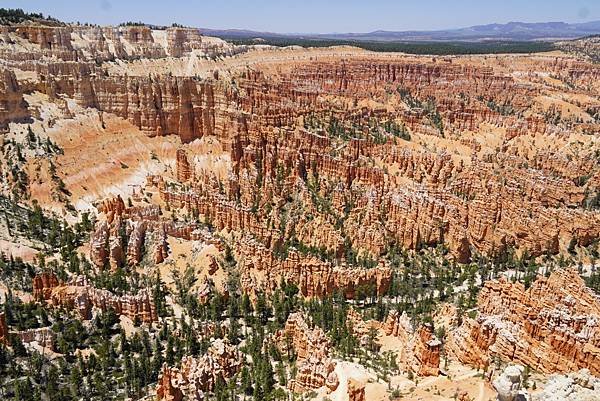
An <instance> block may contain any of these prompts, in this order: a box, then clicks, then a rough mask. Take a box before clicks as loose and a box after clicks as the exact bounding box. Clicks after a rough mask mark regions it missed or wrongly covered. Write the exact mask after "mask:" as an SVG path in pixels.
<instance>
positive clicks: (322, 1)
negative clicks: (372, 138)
mask: <svg viewBox="0 0 600 401" xmlns="http://www.w3.org/2000/svg"><path fill="white" fill-rule="evenodd" d="M0 7H11V8H15V7H18V8H23V9H24V10H26V11H36V12H42V13H44V14H50V15H52V16H53V17H56V18H59V19H61V20H64V21H69V22H71V21H81V22H93V23H97V24H102V25H108V24H118V23H120V22H124V21H143V22H146V23H152V24H158V25H170V24H171V23H173V22H178V23H181V24H184V25H189V26H196V27H202V28H241V29H251V30H258V31H271V32H286V33H289V32H307V33H308V32H310V33H329V32H368V31H373V30H377V29H385V30H398V31H399V30H413V29H414V30H425V29H445V28H459V27H465V26H470V25H478V24H487V23H493V22H498V23H505V22H509V21H524V22H548V21H565V22H585V21H591V20H600V0H493V1H488V0H418V1H413V0H396V1H393V0H363V1H358V0H305V1H291V0H290V1H276V0H223V1H210V0H196V1H192V0H21V1H19V0H0Z"/></svg>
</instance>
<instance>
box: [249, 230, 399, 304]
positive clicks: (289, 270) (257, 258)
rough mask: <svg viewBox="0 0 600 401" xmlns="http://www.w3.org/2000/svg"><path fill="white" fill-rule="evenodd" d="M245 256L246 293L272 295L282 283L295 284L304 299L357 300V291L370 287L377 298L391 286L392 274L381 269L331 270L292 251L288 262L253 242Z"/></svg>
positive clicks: (329, 267)
mask: <svg viewBox="0 0 600 401" xmlns="http://www.w3.org/2000/svg"><path fill="white" fill-rule="evenodd" d="M239 250H240V253H241V254H242V255H243V256H244V260H243V265H242V266H241V283H242V288H243V289H244V291H246V292H248V293H250V294H251V295H254V294H255V292H257V291H261V290H262V291H267V292H271V291H272V290H274V289H275V288H276V287H277V286H278V285H279V283H281V280H282V279H283V280H285V281H286V282H289V283H293V284H296V285H297V286H298V288H299V290H300V294H301V295H302V296H305V297H323V296H327V295H332V294H334V293H335V292H336V291H337V290H340V291H343V293H344V294H345V296H346V297H347V298H354V297H355V295H356V294H355V292H356V289H357V288H359V287H364V288H366V287H370V288H372V289H373V291H374V292H375V293H376V294H380V295H381V294H385V292H386V291H387V289H388V288H389V285H390V282H391V270H390V269H389V268H388V267H383V266H379V267H376V268H372V269H364V268H352V267H346V266H332V265H331V264H330V263H328V262H322V261H320V260H319V259H317V258H315V257H303V256H301V255H300V254H299V253H297V252H295V251H292V250H290V251H289V255H288V257H287V258H286V259H284V260H281V259H279V258H278V257H275V256H273V254H272V253H271V252H269V251H268V250H267V249H265V248H264V247H262V246H260V245H259V244H257V243H256V242H253V241H244V242H243V243H242V244H241V246H240V248H239Z"/></svg>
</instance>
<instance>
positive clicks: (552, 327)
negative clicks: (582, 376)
mask: <svg viewBox="0 0 600 401" xmlns="http://www.w3.org/2000/svg"><path fill="white" fill-rule="evenodd" d="M598 321H600V301H599V300H598V297H597V296H595V295H594V294H593V293H592V291H591V290H590V289H588V288H587V287H586V286H585V283H584V282H583V280H582V279H581V277H579V275H578V273H577V271H575V270H571V269H561V270H557V271H554V272H552V274H551V275H550V277H549V278H545V277H539V278H538V279H537V280H536V281H535V282H534V283H533V284H532V285H531V287H530V288H528V289H526V288H525V287H524V286H523V285H522V284H520V283H511V282H508V281H506V280H505V279H500V280H495V281H490V282H487V283H486V284H485V285H484V287H483V289H482V290H481V292H480V295H479V299H478V315H477V317H476V318H475V319H469V318H466V319H464V321H463V323H462V325H461V326H460V327H459V328H458V329H456V330H454V331H452V332H451V333H450V334H449V340H448V344H447V347H446V349H447V350H448V352H449V354H450V355H452V356H454V357H455V358H456V359H458V360H459V361H460V362H462V363H465V364H470V365H474V366H478V367H483V368H485V367H487V366H488V365H489V364H490V363H491V362H492V359H493V358H495V357H498V358H500V359H503V360H507V361H512V362H515V363H519V364H522V365H528V366H530V367H531V368H532V369H534V370H537V371H540V372H543V373H557V372H573V371H576V370H579V369H582V368H587V369H589V370H590V371H591V372H592V374H595V375H597V374H599V373H600V370H599V369H600V330H599V328H598V324H597V322H598Z"/></svg>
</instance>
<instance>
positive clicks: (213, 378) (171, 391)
mask: <svg viewBox="0 0 600 401" xmlns="http://www.w3.org/2000/svg"><path fill="white" fill-rule="evenodd" d="M240 367H241V355H240V353H239V351H238V350H237V349H236V348H235V347H233V346H232V345H230V344H229V343H227V342H225V341H223V340H220V339H219V340H215V341H213V343H212V344H211V346H210V347H209V349H208V352H207V353H206V354H205V355H203V356H201V357H200V358H192V357H183V359H182V360H181V368H175V367H168V366H167V365H166V364H164V365H163V369H162V373H161V374H160V377H159V378H158V386H157V387H156V398H157V399H158V400H169V401H171V400H173V401H178V400H182V399H186V400H203V399H204V393H205V392H208V391H212V390H213V389H214V388H215V384H216V382H217V381H218V380H226V379H229V378H230V377H232V376H233V375H235V374H236V373H237V372H238V371H239V369H240Z"/></svg>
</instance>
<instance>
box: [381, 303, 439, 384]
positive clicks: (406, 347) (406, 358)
mask: <svg viewBox="0 0 600 401" xmlns="http://www.w3.org/2000/svg"><path fill="white" fill-rule="evenodd" d="M383 331H384V333H385V334H386V335H388V336H394V337H397V338H398V339H400V341H401V346H400V349H399V366H400V368H401V369H402V370H404V371H412V372H414V373H415V374H417V375H419V376H437V375H438V374H439V373H440V354H441V348H442V343H441V341H440V340H439V339H438V338H437V337H436V336H435V335H434V333H433V328H432V326H431V325H430V324H424V325H422V326H420V327H419V328H418V329H417V330H415V329H414V328H413V325H412V323H411V322H410V319H409V318H408V316H407V315H406V313H402V314H399V313H398V311H391V312H390V313H389V315H388V316H387V318H386V320H385V322H384V323H383Z"/></svg>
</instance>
